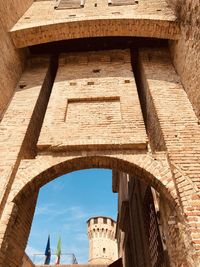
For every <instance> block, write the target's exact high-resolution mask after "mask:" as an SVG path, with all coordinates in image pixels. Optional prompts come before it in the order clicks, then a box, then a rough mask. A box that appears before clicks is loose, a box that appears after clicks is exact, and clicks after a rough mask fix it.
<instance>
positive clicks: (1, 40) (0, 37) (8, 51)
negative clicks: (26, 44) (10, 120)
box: [0, 0, 33, 119]
mask: <svg viewBox="0 0 200 267" xmlns="http://www.w3.org/2000/svg"><path fill="white" fill-rule="evenodd" d="M32 2H33V1H32V0H25V1H21V0H16V1H11V0H8V1H1V2H0V13H1V17H0V51H1V57H0V119H1V118H2V114H3V112H4V110H5V108H6V106H7V105H8V103H9V101H10V98H11V96H12V94H13V92H14V89H15V87H16V84H17V82H18V80H19V78H20V75H21V73H22V69H23V65H24V61H25V60H24V59H25V55H26V52H25V50H19V49H16V48H15V47H14V44H13V42H12V40H11V38H10V35H9V33H8V31H9V30H10V29H11V28H12V27H13V25H14V24H15V23H16V22H17V20H18V19H19V18H20V17H21V16H22V15H23V14H24V12H25V11H26V10H27V8H28V7H29V6H30V5H31V3H32Z"/></svg>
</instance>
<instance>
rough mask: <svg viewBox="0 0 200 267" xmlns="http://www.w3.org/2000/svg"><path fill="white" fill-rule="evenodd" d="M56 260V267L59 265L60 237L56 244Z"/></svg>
mask: <svg viewBox="0 0 200 267" xmlns="http://www.w3.org/2000/svg"><path fill="white" fill-rule="evenodd" d="M56 255H57V259H56V263H55V264H56V265H59V264H60V256H61V237H59V239H58V244H57V253H56Z"/></svg>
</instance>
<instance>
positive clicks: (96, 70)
mask: <svg viewBox="0 0 200 267" xmlns="http://www.w3.org/2000/svg"><path fill="white" fill-rule="evenodd" d="M100 71H101V70H100V69H95V70H93V72H94V73H99V72H100Z"/></svg>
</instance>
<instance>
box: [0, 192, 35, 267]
mask: <svg viewBox="0 0 200 267" xmlns="http://www.w3.org/2000/svg"><path fill="white" fill-rule="evenodd" d="M37 195H38V192H37V191H36V192H35V193H34V194H32V196H30V197H29V200H28V201H26V203H24V204H23V205H19V206H18V205H17V204H16V205H15V208H14V209H12V213H11V216H12V217H13V218H12V222H10V223H9V224H8V225H7V235H5V238H4V244H5V251H4V260H3V262H1V254H0V266H2V267H3V266H6V267H19V266H21V265H22V260H23V257H24V251H25V248H26V244H27V241H28V236H29V233H30V228H31V224H32V220H33V214H34V211H35V206H36V201H37ZM7 207H8V204H7ZM5 212H6V210H4V213H5ZM5 223H6V222H5Z"/></svg>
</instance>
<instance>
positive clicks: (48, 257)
mask: <svg viewBox="0 0 200 267" xmlns="http://www.w3.org/2000/svg"><path fill="white" fill-rule="evenodd" d="M50 260H51V248H50V235H49V236H48V240H47V246H46V249H45V261H44V264H45V265H49V263H50Z"/></svg>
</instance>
